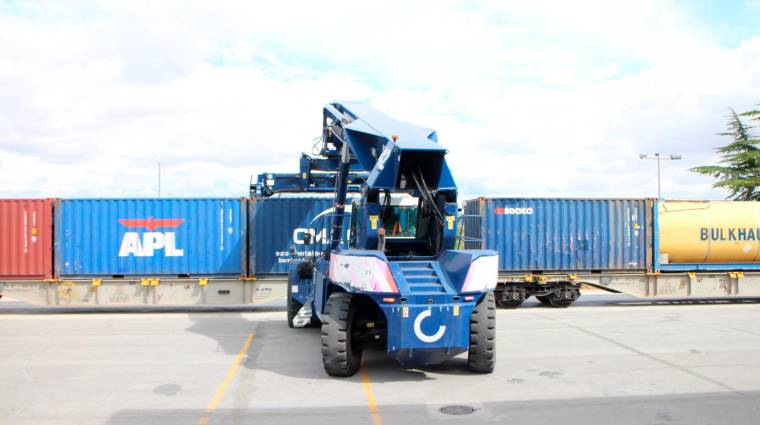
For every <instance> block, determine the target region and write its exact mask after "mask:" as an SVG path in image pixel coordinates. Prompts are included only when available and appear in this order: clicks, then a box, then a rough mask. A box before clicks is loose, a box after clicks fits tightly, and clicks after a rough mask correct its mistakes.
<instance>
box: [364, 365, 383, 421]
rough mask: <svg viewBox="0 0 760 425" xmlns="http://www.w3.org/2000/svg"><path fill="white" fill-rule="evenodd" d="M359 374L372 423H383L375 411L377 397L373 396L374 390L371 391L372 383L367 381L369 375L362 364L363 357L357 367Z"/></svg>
mask: <svg viewBox="0 0 760 425" xmlns="http://www.w3.org/2000/svg"><path fill="white" fill-rule="evenodd" d="M359 376H360V377H361V380H362V388H364V396H365V397H367V407H369V412H370V413H371V414H372V423H373V425H383V420H382V418H380V414H379V413H378V412H377V399H376V398H375V392H374V391H372V384H370V382H369V375H368V374H367V368H366V367H365V366H364V359H362V363H361V366H360V367H359Z"/></svg>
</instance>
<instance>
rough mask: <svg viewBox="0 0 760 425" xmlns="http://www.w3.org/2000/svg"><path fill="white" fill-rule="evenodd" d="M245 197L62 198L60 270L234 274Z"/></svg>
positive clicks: (240, 265) (242, 250) (239, 267)
mask: <svg viewBox="0 0 760 425" xmlns="http://www.w3.org/2000/svg"><path fill="white" fill-rule="evenodd" d="M246 203H247V201H246V199H240V198H234V199H230V198H198V199H193V198H187V199H169V198H161V199H64V200H61V201H59V204H58V207H57V208H56V214H55V219H56V241H55V254H56V255H55V271H56V273H57V274H58V275H60V276H93V275H95V276H97V275H106V276H107V275H116V276H119V275H143V276H148V275H150V276H158V275H180V276H182V275H195V276H216V275H242V274H244V272H245V270H246V267H245V262H246V261H247V255H246V244H245V238H246V233H247V220H246V211H247V210H246Z"/></svg>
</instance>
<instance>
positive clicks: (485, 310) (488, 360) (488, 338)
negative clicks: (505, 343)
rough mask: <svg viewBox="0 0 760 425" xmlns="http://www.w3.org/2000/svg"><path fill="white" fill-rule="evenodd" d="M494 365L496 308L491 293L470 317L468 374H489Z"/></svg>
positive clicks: (481, 301) (479, 303)
mask: <svg viewBox="0 0 760 425" xmlns="http://www.w3.org/2000/svg"><path fill="white" fill-rule="evenodd" d="M495 365H496V306H495V302H494V295H493V292H489V293H488V294H486V296H485V297H483V298H482V299H481V300H480V302H478V305H476V306H475V310H473V311H472V316H470V349H469V352H468V356H467V367H468V368H469V369H470V372H477V373H491V372H493V369H494V366H495Z"/></svg>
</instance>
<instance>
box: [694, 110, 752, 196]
mask: <svg viewBox="0 0 760 425" xmlns="http://www.w3.org/2000/svg"><path fill="white" fill-rule="evenodd" d="M745 120H749V121H760V110H753V111H748V112H744V113H741V114H737V113H736V112H735V111H734V110H733V109H731V115H730V116H729V120H728V131H726V132H724V133H718V134H719V135H721V136H729V137H731V138H732V139H733V141H732V142H731V143H729V144H728V145H726V146H722V147H720V148H717V149H716V151H718V152H719V153H720V154H721V160H720V161H719V163H720V164H721V165H705V166H701V167H694V168H692V169H691V171H694V172H696V173H699V174H706V175H710V176H713V177H715V178H716V179H717V180H718V181H717V182H715V184H713V187H715V188H724V189H728V190H729V192H730V193H729V195H728V197H729V198H731V199H734V200H739V201H760V138H758V137H757V136H756V135H755V134H754V133H753V129H754V128H753V126H752V125H751V123H750V124H747V123H746V122H745Z"/></svg>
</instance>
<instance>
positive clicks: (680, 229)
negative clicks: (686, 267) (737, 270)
mask: <svg viewBox="0 0 760 425" xmlns="http://www.w3.org/2000/svg"><path fill="white" fill-rule="evenodd" d="M658 220H659V237H660V248H659V254H660V262H661V263H663V264H668V263H670V264H673V263H754V262H758V261H760V202H740V201H661V202H660V203H659V209H658Z"/></svg>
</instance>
